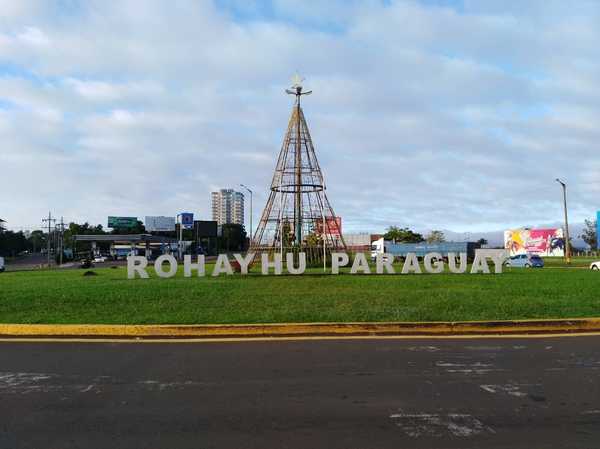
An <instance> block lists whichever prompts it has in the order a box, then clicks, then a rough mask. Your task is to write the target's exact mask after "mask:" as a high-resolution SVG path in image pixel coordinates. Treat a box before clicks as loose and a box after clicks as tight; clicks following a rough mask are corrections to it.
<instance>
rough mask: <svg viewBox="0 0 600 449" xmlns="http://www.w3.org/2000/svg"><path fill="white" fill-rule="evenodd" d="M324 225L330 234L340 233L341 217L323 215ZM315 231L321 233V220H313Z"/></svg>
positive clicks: (336, 234) (338, 234)
mask: <svg viewBox="0 0 600 449" xmlns="http://www.w3.org/2000/svg"><path fill="white" fill-rule="evenodd" d="M325 225H326V228H325V230H326V231H328V233H329V234H330V235H334V236H338V237H339V236H340V235H342V217H325ZM315 233H316V234H323V220H315Z"/></svg>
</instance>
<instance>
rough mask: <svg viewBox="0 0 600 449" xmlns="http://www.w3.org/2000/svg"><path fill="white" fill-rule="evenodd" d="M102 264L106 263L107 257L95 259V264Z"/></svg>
mask: <svg viewBox="0 0 600 449" xmlns="http://www.w3.org/2000/svg"><path fill="white" fill-rule="evenodd" d="M102 262H106V257H104V256H96V257H94V263H102Z"/></svg>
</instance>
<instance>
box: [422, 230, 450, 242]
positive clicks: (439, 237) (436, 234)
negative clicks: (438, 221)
mask: <svg viewBox="0 0 600 449" xmlns="http://www.w3.org/2000/svg"><path fill="white" fill-rule="evenodd" d="M425 240H426V241H427V243H443V242H445V241H446V236H445V235H444V233H443V232H442V231H435V230H434V231H431V232H430V233H429V235H428V236H427V237H425Z"/></svg>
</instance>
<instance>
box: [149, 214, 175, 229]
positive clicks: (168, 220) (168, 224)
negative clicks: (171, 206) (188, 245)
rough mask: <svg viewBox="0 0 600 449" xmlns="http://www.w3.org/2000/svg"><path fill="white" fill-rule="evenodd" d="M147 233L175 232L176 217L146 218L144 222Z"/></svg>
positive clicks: (158, 216) (156, 216)
mask: <svg viewBox="0 0 600 449" xmlns="http://www.w3.org/2000/svg"><path fill="white" fill-rule="evenodd" d="M144 224H145V226H146V231H148V232H167V231H174V230H175V217H165V216H162V215H150V216H148V215H147V216H146V220H144Z"/></svg>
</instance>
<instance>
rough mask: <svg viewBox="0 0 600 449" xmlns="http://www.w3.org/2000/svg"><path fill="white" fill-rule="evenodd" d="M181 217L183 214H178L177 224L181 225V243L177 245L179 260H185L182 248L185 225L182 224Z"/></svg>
mask: <svg viewBox="0 0 600 449" xmlns="http://www.w3.org/2000/svg"><path fill="white" fill-rule="evenodd" d="M181 215H182V214H177V223H179V236H178V237H179V242H178V243H177V256H178V260H181V259H183V249H182V247H181V245H182V244H183V223H182V222H181Z"/></svg>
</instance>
